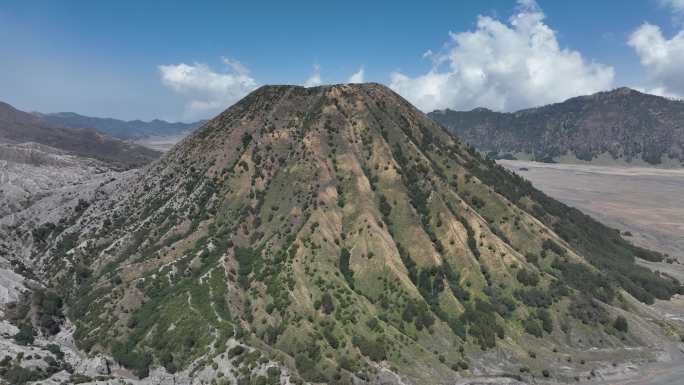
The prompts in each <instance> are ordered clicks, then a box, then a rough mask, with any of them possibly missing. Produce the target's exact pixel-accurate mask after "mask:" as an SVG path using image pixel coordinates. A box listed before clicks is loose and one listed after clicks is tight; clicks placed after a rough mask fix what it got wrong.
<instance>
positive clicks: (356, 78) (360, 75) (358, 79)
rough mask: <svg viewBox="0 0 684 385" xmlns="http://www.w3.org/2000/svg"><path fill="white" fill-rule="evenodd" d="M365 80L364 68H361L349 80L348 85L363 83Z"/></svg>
mask: <svg viewBox="0 0 684 385" xmlns="http://www.w3.org/2000/svg"><path fill="white" fill-rule="evenodd" d="M363 80H364V70H363V67H361V68H359V70H358V71H356V72H354V73H353V74H352V75H351V76H350V77H349V79H348V80H347V83H363Z"/></svg>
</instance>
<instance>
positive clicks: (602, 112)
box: [429, 88, 684, 166]
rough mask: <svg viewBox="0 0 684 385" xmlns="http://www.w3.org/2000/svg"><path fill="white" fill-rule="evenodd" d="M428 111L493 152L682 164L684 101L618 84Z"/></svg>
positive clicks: (550, 158) (480, 147) (548, 158)
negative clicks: (527, 102) (519, 101)
mask: <svg viewBox="0 0 684 385" xmlns="http://www.w3.org/2000/svg"><path fill="white" fill-rule="evenodd" d="M429 116H430V117H431V118H432V119H434V120H435V121H437V122H438V123H440V124H442V125H444V126H445V127H447V128H448V129H449V130H450V131H451V132H452V133H454V134H455V135H457V136H458V137H460V138H461V139H462V140H463V141H465V142H467V143H470V144H472V145H474V146H475V147H476V148H477V149H478V150H481V151H485V152H494V153H495V154H494V155H495V156H496V154H497V153H498V155H499V156H502V155H503V154H518V153H523V154H522V156H529V157H531V158H532V159H535V160H540V161H558V160H559V158H560V157H564V156H565V157H566V158H574V159H579V160H582V161H592V160H594V161H595V160H597V158H607V159H612V161H616V162H618V163H625V164H630V163H638V162H641V163H644V162H645V163H646V164H651V165H659V164H663V163H664V164H667V165H676V166H680V165H682V164H684V123H683V122H684V102H682V101H674V100H670V99H666V98H663V97H660V96H654V95H648V94H643V93H641V92H638V91H635V90H632V89H629V88H619V89H616V90H613V91H610V92H599V93H597V94H593V95H589V96H580V97H576V98H572V99H568V100H566V101H564V102H562V103H557V104H551V105H548V106H544V107H539V108H533V109H529V110H522V111H518V112H514V113H500V112H494V111H490V110H487V109H484V108H478V109H474V110H472V111H451V110H443V111H434V112H431V113H430V114H429Z"/></svg>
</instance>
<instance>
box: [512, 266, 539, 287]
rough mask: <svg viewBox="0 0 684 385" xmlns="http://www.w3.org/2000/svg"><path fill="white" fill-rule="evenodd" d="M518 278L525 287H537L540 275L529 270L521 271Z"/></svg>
mask: <svg viewBox="0 0 684 385" xmlns="http://www.w3.org/2000/svg"><path fill="white" fill-rule="evenodd" d="M516 278H517V279H518V281H520V283H522V284H523V285H525V286H537V284H539V275H538V274H537V273H535V272H533V271H530V270H527V269H520V270H519V271H518V274H517V275H516Z"/></svg>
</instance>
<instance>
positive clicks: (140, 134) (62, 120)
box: [33, 112, 206, 140]
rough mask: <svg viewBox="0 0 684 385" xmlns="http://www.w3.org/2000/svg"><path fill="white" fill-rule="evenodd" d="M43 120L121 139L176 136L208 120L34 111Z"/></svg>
mask: <svg viewBox="0 0 684 385" xmlns="http://www.w3.org/2000/svg"><path fill="white" fill-rule="evenodd" d="M33 114H34V115H35V116H37V117H39V118H40V119H41V120H43V121H45V122H47V123H49V124H52V125H55V126H61V127H67V128H91V129H95V130H98V131H100V132H104V133H106V134H109V135H111V136H113V137H115V138H119V139H125V140H129V139H140V138H144V137H149V136H176V135H179V134H187V133H189V132H190V131H192V130H193V129H195V128H197V127H199V126H201V125H202V124H204V123H205V122H206V120H200V121H197V122H192V123H181V122H175V123H172V122H167V121H165V120H159V119H154V120H151V121H149V122H145V121H142V120H128V121H126V120H120V119H112V118H95V117H91V116H83V115H79V114H77V113H74V112H56V113H50V114H43V113H39V112H34V113H33Z"/></svg>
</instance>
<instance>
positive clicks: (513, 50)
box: [390, 0, 614, 111]
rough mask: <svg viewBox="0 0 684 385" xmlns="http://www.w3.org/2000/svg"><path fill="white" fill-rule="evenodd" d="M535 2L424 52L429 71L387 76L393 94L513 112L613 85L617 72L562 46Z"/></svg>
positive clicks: (421, 102) (428, 105)
mask: <svg viewBox="0 0 684 385" xmlns="http://www.w3.org/2000/svg"><path fill="white" fill-rule="evenodd" d="M544 18H545V15H544V13H543V12H542V11H541V9H540V8H539V6H538V5H537V3H536V2H535V1H533V0H520V1H518V7H517V10H516V12H515V14H514V15H512V16H511V17H510V18H509V19H508V21H500V20H497V19H494V18H492V17H488V16H479V17H478V20H477V28H476V29H475V30H474V31H467V32H458V33H453V32H450V33H449V36H450V40H449V42H448V43H447V44H446V46H445V48H444V49H443V50H442V52H438V53H435V52H433V51H430V50H428V51H427V52H426V53H425V54H424V55H423V56H424V57H425V58H428V59H429V60H431V61H432V68H431V69H430V71H428V72H427V73H424V74H421V75H418V76H415V77H412V76H409V75H406V74H404V73H401V72H394V73H392V74H391V84H390V87H392V88H393V89H394V90H395V91H397V92H398V93H400V94H401V95H403V96H404V97H406V98H407V99H409V100H410V101H411V102H413V103H414V104H416V105H417V106H418V107H419V108H421V109H422V110H424V111H431V110H434V109H441V108H452V109H470V108H474V107H488V108H491V109H495V110H501V111H511V110H517V109H521V108H526V107H531V106H537V105H542V104H547V103H552V102H557V101H561V100H564V99H567V98H569V97H572V96H576V95H580V94H589V93H593V92H597V91H600V90H604V89H607V88H610V87H611V86H612V84H613V78H614V70H613V68H612V67H610V66H606V65H603V64H600V63H595V62H591V61H587V60H585V59H584V58H583V57H582V55H581V54H580V53H579V52H577V51H573V50H570V49H567V48H561V47H560V46H559V43H558V40H557V38H556V32H555V31H553V30H552V29H551V28H550V27H549V26H548V25H546V24H545V23H544Z"/></svg>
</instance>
